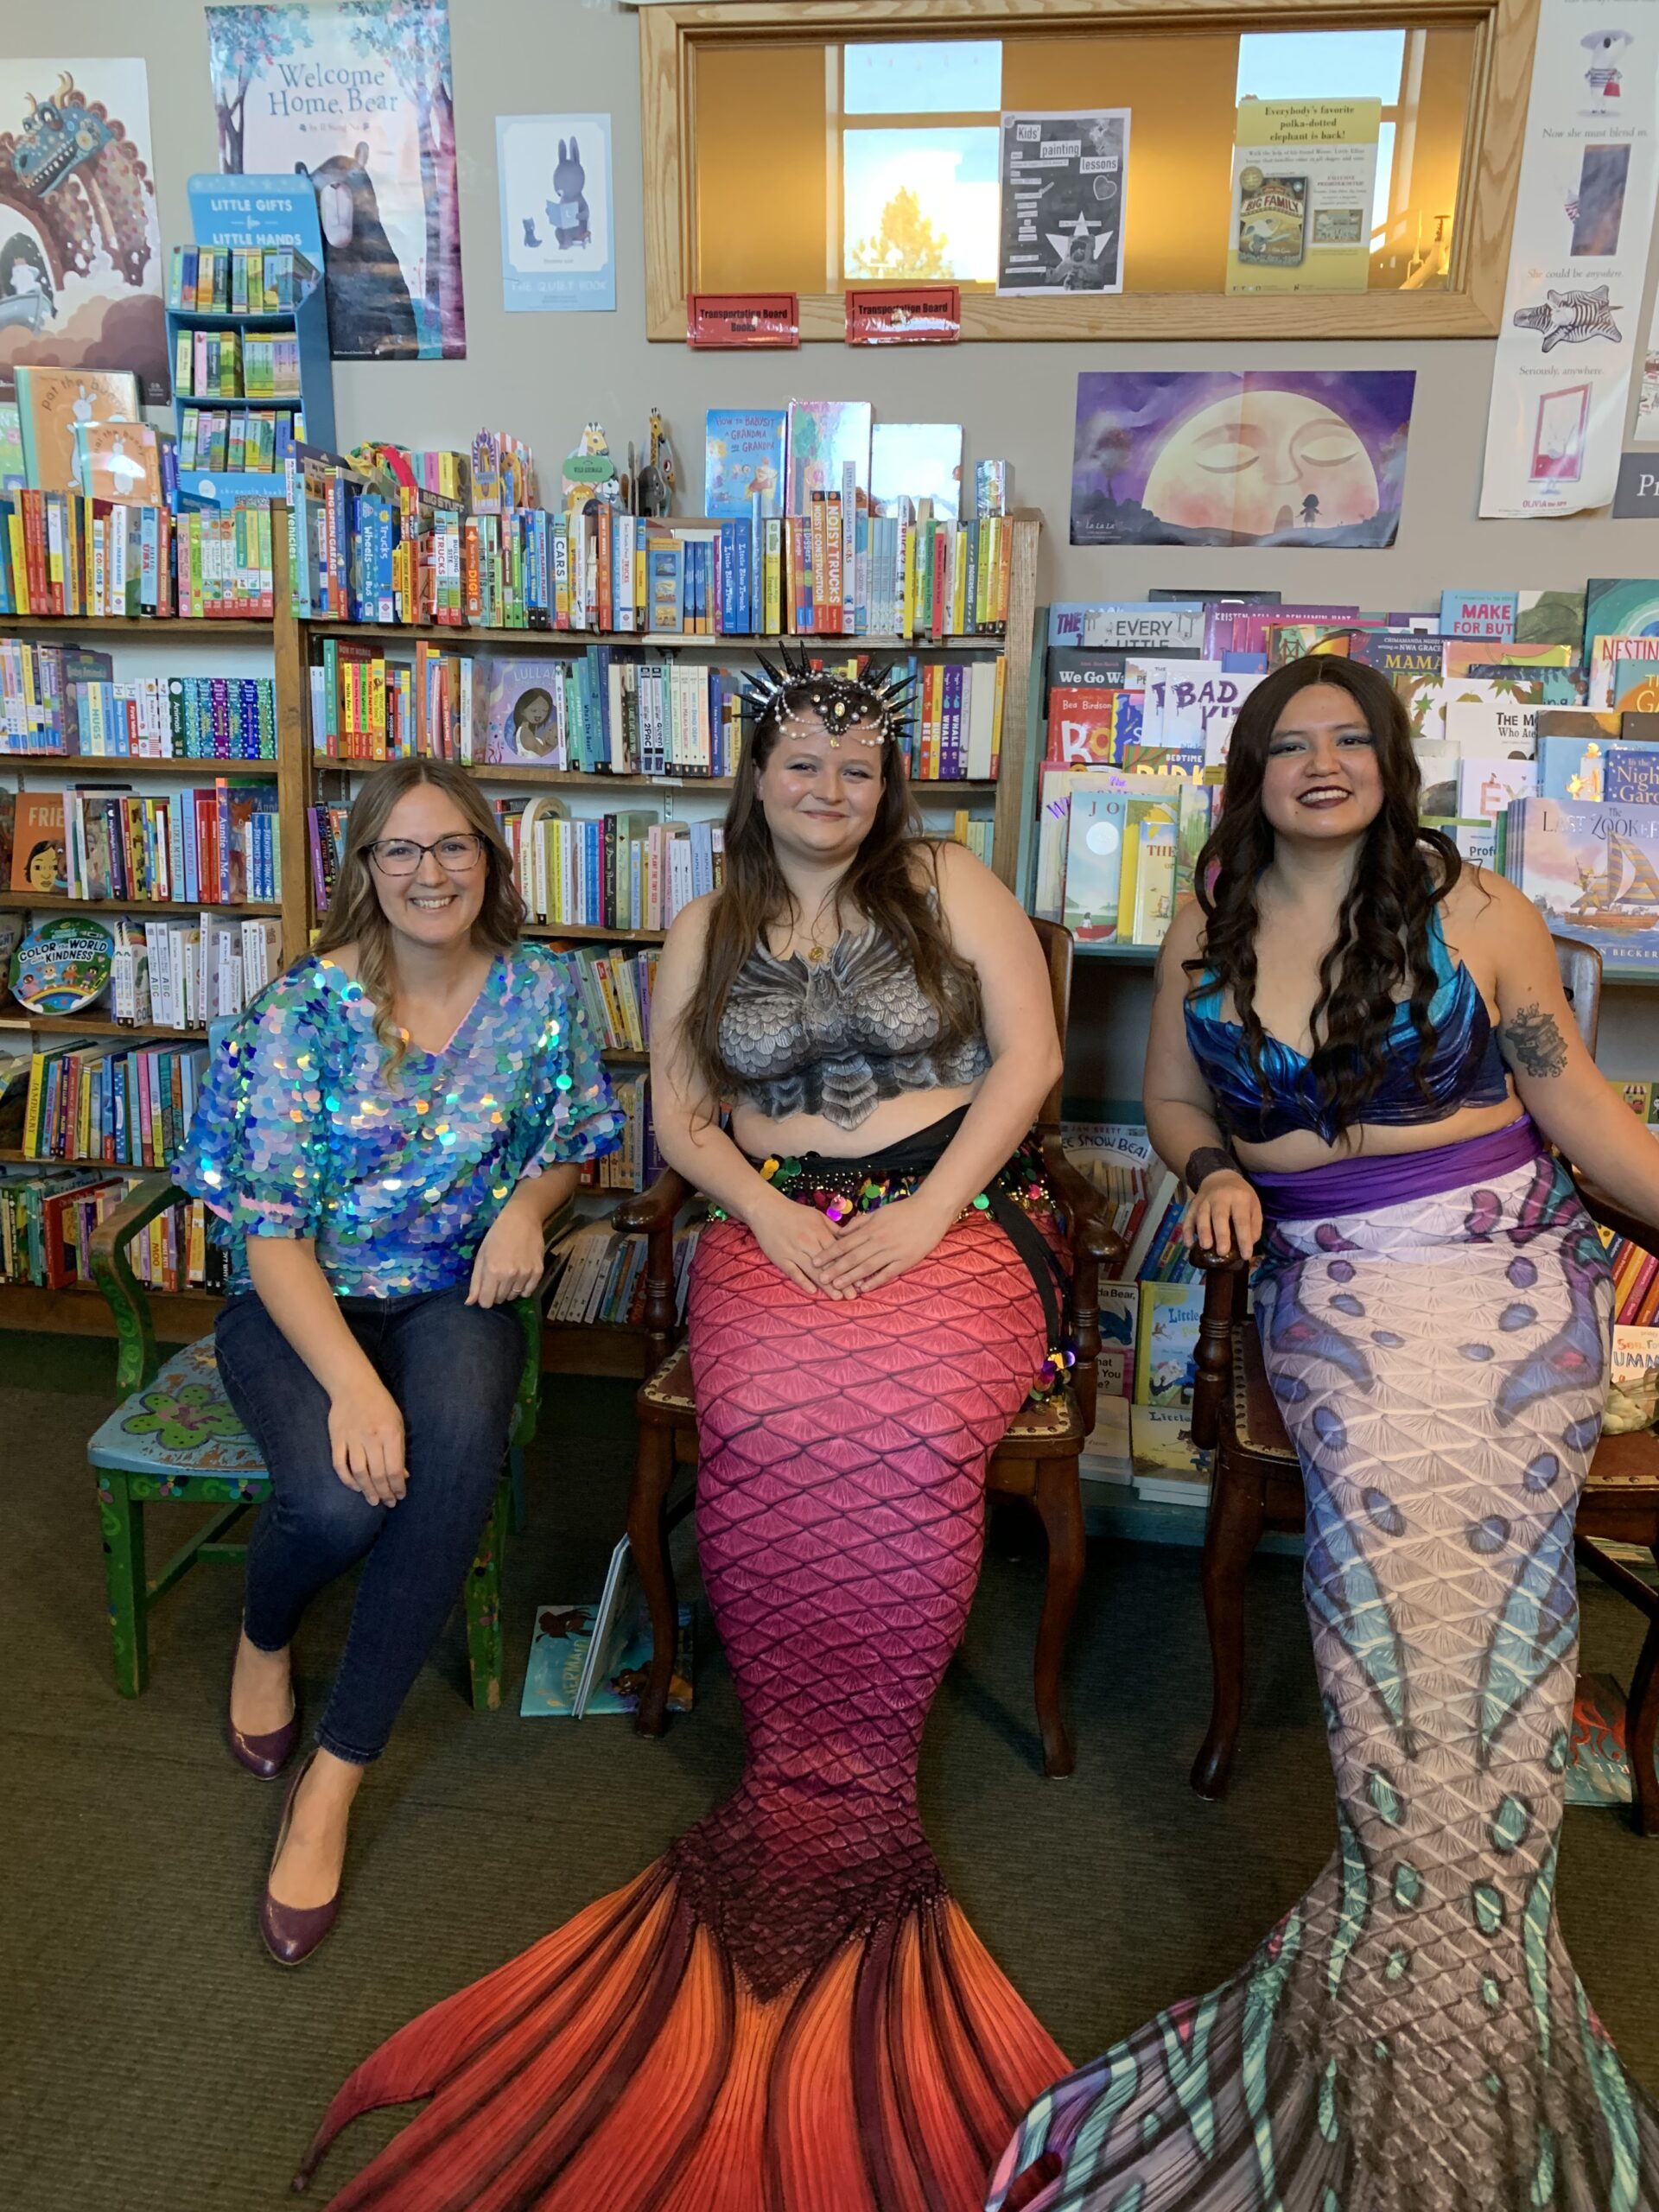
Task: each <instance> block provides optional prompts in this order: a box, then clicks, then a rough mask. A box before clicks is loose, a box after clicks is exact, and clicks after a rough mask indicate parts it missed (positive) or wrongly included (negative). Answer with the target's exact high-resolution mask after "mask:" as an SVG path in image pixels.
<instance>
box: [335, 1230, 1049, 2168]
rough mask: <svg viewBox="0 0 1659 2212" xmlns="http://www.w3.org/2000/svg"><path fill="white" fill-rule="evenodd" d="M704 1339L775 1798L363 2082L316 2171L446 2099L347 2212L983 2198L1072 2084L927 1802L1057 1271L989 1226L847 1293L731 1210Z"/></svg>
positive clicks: (709, 1580) (750, 1770)
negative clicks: (932, 1740) (965, 1902)
mask: <svg viewBox="0 0 1659 2212" xmlns="http://www.w3.org/2000/svg"><path fill="white" fill-rule="evenodd" d="M690 1320H691V1352H692V1361H693V1366H694V1370H695V1373H696V1384H697V1399H698V1408H699V1421H700V1427H701V1443H702V1465H701V1469H700V1471H699V1475H698V1490H697V1535H698V1547H699V1552H700V1555H701V1559H702V1573H703V1580H704V1584H705V1586H706V1588H707V1590H708V1592H709V1602H710V1605H711V1606H712V1608H713V1611H714V1614H715V1622H716V1624H717V1626H718V1628H719V1630H720V1635H721V1641H722V1643H724V1645H725V1648H726V1652H727V1656H728V1660H729V1661H730V1663H731V1668H732V1673H733V1676H734V1681H735V1682H736V1685H737V1690H738V1694H739V1699H740V1701H741V1707H742V1713H743V1721H744V1728H745V1733H746V1738H747V1754H748V1756H747V1766H746V1769H745V1772H744V1777H743V1781H742V1783H741V1786H740V1787H739V1789H737V1791H736V1792H735V1793H734V1796H732V1797H730V1798H729V1799H728V1801H727V1802H726V1803H725V1804H723V1805H721V1807H719V1808H717V1809H716V1810H715V1812H714V1813H712V1814H710V1815H709V1817H708V1818H707V1819H706V1820H704V1821H702V1822H700V1823H699V1824H698V1826H697V1827H695V1828H693V1829H692V1830H690V1833H689V1834H686V1835H684V1836H683V1837H682V1838H681V1839H680V1840H679V1841H678V1842H677V1843H676V1844H675V1845H674V1846H673V1847H671V1849H670V1850H669V1851H668V1852H667V1853H665V1854H664V1857H663V1858H662V1859H659V1860H658V1861H657V1863H656V1864H655V1865H654V1866H651V1867H649V1868H648V1869H647V1870H646V1871H645V1873H643V1874H642V1875H640V1876H639V1878H638V1879H637V1880H636V1881H634V1882H633V1883H632V1884H630V1885H629V1886H628V1887H627V1888H626V1889H624V1890H620V1891H617V1892H616V1893H615V1894H614V1895H613V1896H611V1897H604V1898H601V1900H600V1901H599V1902H598V1903H597V1904H593V1905H590V1906H589V1907H588V1909H587V1910H586V1911H584V1912H582V1913H581V1914H579V1915H578V1916H576V1918H575V1920H573V1921H571V1922H570V1923H569V1924H568V1925H567V1926H565V1927H564V1928H563V1929H559V1930H558V1931H557V1932H556V1933H555V1934H553V1935H550V1936H546V1937H545V1938H543V1941H542V1942H540V1943H538V1944H537V1945H535V1946H534V1947H533V1948H531V1950H529V1951H527V1952H525V1953H524V1955H523V1956H522V1957H520V1958H518V1959H515V1960H514V1961H512V1962H511V1963H510V1964H509V1965H507V1966H505V1967H501V1968H499V1970H498V1971H497V1972H495V1973H493V1974H489V1975H486V1977H485V1979H484V1980H481V1981H479V1982H475V1983H474V1985H473V1986H472V1987H471V1988H469V1989H464V1990H462V1991H461V1992H460V1993H459V1994H458V1995H456V1996H454V1997H451V1998H449V1999H447V2000H446V2001H445V2002H444V2003H442V2004H440V2005H435V2006H434V2007H433V2008H432V2009H431V2011H429V2012H425V2013H423V2014H422V2015H421V2017H420V2018H417V2019H416V2020H413V2021H411V2022H410V2024H409V2025H408V2026H407V2027H405V2028H404V2029H402V2030H401V2031H399V2032H398V2033H397V2035H395V2036H393V2037H391V2040H390V2041H389V2042H387V2043H386V2044H384V2045H383V2046H382V2047H381V2049H380V2050H378V2051H377V2052H376V2053H375V2054H374V2055H373V2056H372V2057H370V2058H369V2059H367V2060H365V2063H363V2064H362V2065H361V2066H359V2068H358V2069H357V2071H356V2072H355V2073H354V2074H353V2075H352V2076H351V2078H350V2080H349V2081H347V2082H346V2084H345V2086H344V2087H343V2088H341V2090H340V2094H339V2095H338V2096H336V2098H335V2099H334V2103H333V2105H332V2106H331V2107H330V2108H329V2110H328V2113H327V2116H326V2118H325V2119H324V2121H323V2124H322V2126H321V2129H320V2131H319V2133H318V2135H317V2138H316V2140H315V2143H314V2145H313V2146H312V2150H311V2152H310V2153H309V2154H308V2160H307V2167H306V2170H305V2171H309V2170H310V2168H311V2167H312V2166H313V2165H314V2164H315V2162H316V2161H317V2159H319V2158H321V2155H322V2152H324V2150H325V2149H326V2148H327V2144H328V2143H329V2141H330V2140H331V2139H332V2138H333V2137H334V2134H335V2133H337V2132H338V2130H339V2129H340V2127H342V2126H344V2125H345V2124H346V2121H347V2120H351V2119H352V2118H353V2117H354V2116H355V2115H356V2114H357V2113H361V2112H365V2111H368V2110H369V2109H371V2108H372V2107H375V2106H378V2105H385V2104H394V2103H401V2102H404V2101H408V2100H411V2099H416V2098H429V2099H430V2100H431V2101H430V2102H429V2104H428V2106H427V2107H426V2109H425V2110H424V2112H423V2113H420V2114H419V2115H418V2116H417V2117H416V2119H415V2120H412V2121H411V2122H410V2125H409V2126H407V2127H406V2128H404V2131H403V2132H402V2133H401V2134H399V2135H398V2136H397V2138H396V2139H395V2140H394V2141H393V2142H392V2143H391V2144H390V2145H388V2146H387V2147H386V2148H385V2150H384V2151H383V2152H381V2153H380V2154H379V2156H378V2158H375V2159H374V2160H372V2163H371V2164H369V2165H368V2166H367V2167H366V2168H365V2170H364V2171H362V2172H361V2173H360V2174H359V2175H358V2176H357V2177H356V2178H355V2179H354V2180H353V2181H352V2182H350V2183H347V2184H346V2187H345V2189H344V2190H341V2191H340V2194H339V2196H337V2197H335V2198H334V2200H333V2202H332V2206H331V2212H462V2208H466V2212H508V2208H512V2212H531V2208H534V2212H596V2208H599V2207H603V2212H976V2208H978V2207H979V2206H980V2205H981V2204H982V2202H983V2200H984V2195H985V2189H986V2185H987V2181H988V2176H989V2174H990V2171H991V2167H992V2164H993V2163H994V2161H995V2158H996V2156H997V2154H998V2152H1000V2150H1001V2147H1002V2145H1003V2144H1004V2143H1005V2142H1006V2140H1007V2134H1008V2130H1009V2129H1010V2127H1011V2126H1013V2125H1014V2121H1015V2120H1017V2118H1018V2117H1019V2115H1020V2113H1021V2112H1022V2111H1023V2110H1024V2109H1025V2108H1026V2107H1027V2105H1028V2104H1029V2102H1030V2101H1031V2100H1032V2098H1033V2096H1034V2095H1035V2094H1037V2092H1038V2091H1039V2089H1041V2088H1043V2087H1044V2086H1045V2084H1046V2083H1047V2082H1052V2080H1053V2079H1054V2077H1055V2075H1057V2074H1058V2073H1060V2072H1062V2071H1063V2070H1064V2069H1065V2063H1066V2062H1065V2058H1064V2057H1063V2056H1062V2055H1061V2053H1060V2052H1059V2051H1058V2050H1057V2048H1056V2047H1055V2045H1054V2044H1053V2043H1052V2041H1051V2040H1050V2038H1049V2037H1048V2036H1047V2035H1046V2033H1045V2032H1044V2031H1043V2029H1042V2028H1041V2027H1040V2026H1039V2024H1038V2022H1037V2021H1036V2019H1035V2018H1033V2015H1032V2014H1031V2013H1030V2012H1028V2011H1027V2008H1026V2006H1025V2005H1023V2004H1022V2003H1021V2001H1020V1999H1019V1997H1018V1996H1017V1995H1016V1994H1015V1993H1014V1990H1013V1989H1012V1988H1011V1987H1010V1986H1009V1985H1008V1983H1007V1980H1005V1979H1004V1978H1003V1976H1002V1974H1001V1973H1000V1972H999V1971H998V1969H997V1967H996V1966H995V1964H994V1963H993V1961H992V1960H991V1959H990V1957H989V1955H988V1953H987V1952H986V1951H985V1949H984V1948H983V1947H982V1944H981V1943H980V1942H979V1941H978V1939H977V1937H976V1936H975V1935H974V1933H973V1930H972V1929H970V1928H969V1925H968V1923H967V1921H966V1920H965V1918H964V1917H963V1914H962V1912H961V1911H960V1910H959V1909H958V1908H957V1905H956V1904H954V1903H953V1902H952V1901H951V1899H950V1896H949V1894H948V1892H947V1891H946V1890H945V1887H944V1880H943V1878H942V1877H941V1875H940V1872H939V1869H938V1866H937V1864H936V1862H935V1860H934V1859H933V1855H932V1853H931V1851H930V1850H929V1848H928V1845H927V1841H926V1839H925V1836H924V1834H923V1833H922V1828H921V1823H920V1820H919V1817H918V1811H917V1806H916V1758H917V1751H918V1745H919V1744H920V1741H921V1734H922V1728H923V1725H924V1723H925V1719H926V1717H927V1713H928V1708H929V1707H930V1706H931V1703H932V1700H933V1698H934V1695H935V1693H936V1692H937V1690H938V1686H939V1683H940V1681H941V1679H942V1677H943V1675H944V1669H945V1666H946V1664H947V1662H949V1659H950V1655H951V1653H952V1652H953V1651H954V1649H956V1646H957V1642H958V1641H959V1639H960V1637H961V1635H962V1630H963V1624H964V1622H965V1620H966V1618H967V1614H968V1608H969V1602H970V1600H971V1599H972V1596H973V1591H974V1585H975V1583H976V1580H977V1577H978V1573H979V1562H980V1548H981V1535H982V1498H983V1487H984V1471H985V1461H986V1458H987V1456H988V1453H989V1452H990V1450H991V1448H992V1446H994V1445H995V1443H996V1442H997V1440H999V1438H1000V1437H1001V1434H1002V1433H1003V1431H1004V1430H1005V1429H1006V1428H1007V1425H1008V1422H1009V1421H1010V1420H1011V1419H1012V1418H1013V1416H1014V1413H1015V1412H1016V1411H1017V1410H1018V1408H1019V1407H1020V1403H1021V1402H1022V1401H1023V1400H1024V1398H1025V1395H1026V1393H1027V1389H1028V1387H1029V1385H1030V1383H1031V1380H1032V1377H1033V1375H1034V1373H1035V1372H1036V1370H1037V1368H1038V1366H1039V1363H1040V1362H1041V1360H1042V1358H1043V1356H1044V1353H1045V1351H1046V1345H1045V1344H1044V1341H1043V1338H1044V1329H1043V1321H1042V1314H1041V1308H1040V1305H1039V1300H1038V1296H1037V1294H1036V1292H1035V1290H1034V1289H1033V1286H1032V1281H1031V1278H1030V1276H1029V1274H1027V1271H1026V1268H1025V1267H1024V1265H1023V1264H1022V1262H1020V1259H1019V1258H1018V1257H1017V1256H1016V1255H1015V1254H1014V1250H1013V1248H1012V1247H1011V1245H1010V1244H1009V1243H1008V1242H1007V1238H1006V1237H1005V1236H1003V1234H1002V1232H1001V1230H1000V1229H998V1228H997V1227H996V1226H995V1224H994V1223H993V1222H992V1221H990V1220H989V1219H988V1217H985V1216H983V1215H979V1214H976V1215H973V1216H971V1217H969V1218H967V1219H965V1220H964V1221H963V1222H962V1223H960V1224H958V1225H957V1227H956V1228H955V1229H953V1230H951V1231H950V1234H949V1236H946V1238H945V1239H944V1243H942V1244H941V1245H940V1246H939V1247H938V1249H937V1250H936V1251H935V1252H934V1253H933V1254H932V1255H931V1256H930V1257H929V1258H928V1259H927V1260H926V1261H925V1262H923V1263H922V1264H921V1265H920V1266H919V1267H918V1268H913V1269H912V1270H911V1272H910V1273H908V1274H906V1275H905V1276H904V1277H903V1278H902V1279H901V1280H900V1281H898V1282H896V1283H894V1284H893V1285H891V1286H890V1287H888V1288H887V1289H886V1290H883V1291H878V1292H876V1293H874V1294H872V1295H869V1296H866V1297H863V1298H860V1299H857V1300H849V1301H846V1302H839V1301H831V1300H825V1299H822V1298H817V1297H813V1296H810V1295H809V1294H806V1293H804V1292H802V1291H799V1290H797V1289H796V1288H795V1287H793V1286H792V1285H791V1283H790V1282H789V1281H787V1280H786V1279H785V1277H784V1276H783V1275H781V1274H779V1272H778V1270H777V1269H776V1268H773V1267H772V1265H771V1263H770V1262H768V1261H767V1260H766V1258H765V1256H764V1255H762V1254H761V1252H760V1249H759V1248H758V1246H757V1245H756V1244H755V1243H754V1240H753V1237H752V1236H750V1235H749V1233H748V1231H747V1230H745V1229H743V1228H741V1226H739V1225H738V1224H736V1223H734V1222H717V1223H715V1224H712V1225H711V1226H710V1227H709V1229H708V1230H705V1232H704V1234H703V1236H702V1242H701V1244H700V1246H699V1249H698V1252H697V1256H696V1265H695V1268H694V1272H693V1276H692V1283H691V1300H690Z"/></svg>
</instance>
